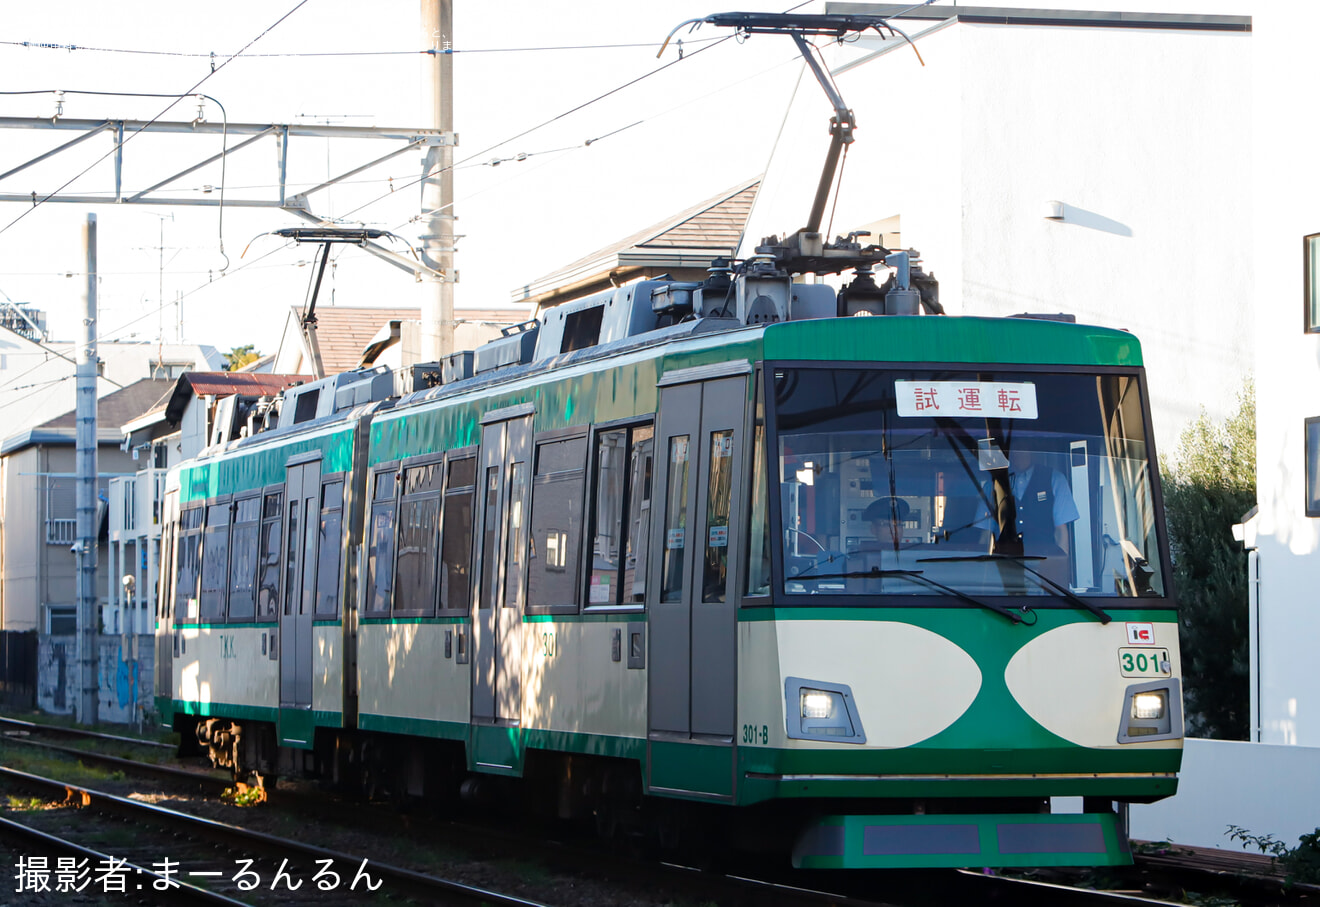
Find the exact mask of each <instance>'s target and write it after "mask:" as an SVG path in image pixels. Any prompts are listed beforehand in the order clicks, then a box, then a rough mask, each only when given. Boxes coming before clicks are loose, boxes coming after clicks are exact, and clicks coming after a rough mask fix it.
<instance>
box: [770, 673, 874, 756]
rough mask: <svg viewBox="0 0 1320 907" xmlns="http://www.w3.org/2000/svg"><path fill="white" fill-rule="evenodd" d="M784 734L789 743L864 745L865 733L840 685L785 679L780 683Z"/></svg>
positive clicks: (848, 690) (846, 690) (849, 692)
mask: <svg viewBox="0 0 1320 907" xmlns="http://www.w3.org/2000/svg"><path fill="white" fill-rule="evenodd" d="M784 718H785V724H786V725H787V727H785V731H786V733H787V735H788V737H789V739H790V740H830V741H833V742H836V743H865V742H866V732H865V731H863V730H862V720H861V717H860V716H859V715H858V714H857V704H856V703H855V702H853V696H852V689H851V688H849V686H848V685H847V684H843V683H828V682H826V681H823V680H807V679H805V678H802V677H788V678H786V679H785V681H784Z"/></svg>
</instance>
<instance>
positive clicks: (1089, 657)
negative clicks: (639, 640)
mask: <svg viewBox="0 0 1320 907" xmlns="http://www.w3.org/2000/svg"><path fill="white" fill-rule="evenodd" d="M859 322H860V323H859ZM882 324H883V326H882ZM813 350H818V351H820V358H817V359H813V358H810V357H811V356H812V355H813V354H812V351H813ZM826 351H828V353H827V352H826ZM841 351H842V352H841ZM877 353H879V355H877ZM827 355H828V356H829V357H832V358H829V359H827V358H826V356H827ZM932 362H938V363H940V364H934V365H933V364H931V363H932ZM959 362H962V363H966V364H958V363H959ZM909 363H919V364H909ZM1143 379H1144V372H1143V370H1142V368H1141V352H1140V345H1139V344H1138V342H1137V340H1136V339H1135V338H1134V337H1132V336H1131V335H1129V334H1126V333H1124V332H1120V331H1111V330H1106V329H1103V328H1095V327H1086V326H1081V325H1074V324H1066V323H1056V322H1049V321H1040V320H1028V319H1016V318H1008V319H981V318H911V319H904V318H900V319H894V318H875V319H851V318H849V319H835V320H826V321H821V322H803V323H798V324H792V323H790V324H783V325H774V326H771V327H769V328H767V330H766V334H765V365H764V368H763V374H762V376H761V386H760V389H759V391H758V403H757V417H756V432H755V439H756V444H757V451H756V453H755V457H756V466H755V468H754V470H753V483H752V484H753V488H752V501H753V504H752V513H751V522H750V526H749V529H750V534H749V538H750V545H749V552H748V554H749V557H748V563H747V572H746V587H745V597H744V599H743V604H744V613H743V616H742V618H741V620H740V631H741V635H740V647H741V650H742V656H743V657H741V658H740V678H739V691H740V693H739V700H740V701H739V713H740V722H741V736H740V739H739V743H740V746H739V750H740V757H739V759H740V763H741V766H740V767H741V770H742V771H741V772H740V775H741V778H742V779H743V782H742V784H743V789H742V795H743V798H744V802H754V801H757V800H760V801H776V802H777V803H778V805H779V806H780V807H784V806H786V805H788V804H787V803H785V801H790V802H791V801H796V802H797V805H798V807H799V808H800V809H801V811H802V818H804V820H805V821H806V829H807V830H806V831H805V833H803V834H802V835H801V836H800V837H799V838H798V840H797V844H796V847H795V851H794V862H795V865H798V866H801V867H815V868H841V867H889V866H969V865H970V866H1043V865H1077V864H1089V865H1096V864H1117V863H1126V862H1130V855H1129V853H1128V850H1127V842H1126V838H1127V836H1126V829H1125V819H1126V804H1128V803H1132V802H1150V801H1153V800H1158V799H1160V798H1163V797H1166V796H1169V795H1171V794H1173V793H1174V791H1175V790H1176V787H1177V775H1176V773H1177V770H1178V767H1179V763H1180V759H1181V754H1182V716H1181V704H1182V694H1181V687H1180V682H1179V675H1180V670H1179V650H1178V625H1177V619H1176V612H1175V609H1174V598H1173V595H1172V590H1171V589H1170V583H1169V573H1170V571H1169V568H1168V556H1167V545H1166V543H1165V540H1164V539H1163V532H1164V529H1163V527H1164V520H1163V518H1162V502H1161V494H1160V488H1159V481H1158V476H1157V473H1156V461H1155V454H1154V451H1153V445H1152V443H1151V433H1150V427H1149V426H1150V422H1149V408H1148V405H1147V402H1146V396H1145V390H1144V386H1143ZM758 605H759V606H760V607H759V608H758V607H757V606H758ZM781 715H782V716H783V718H784V720H783V721H782V722H781V721H780V720H778V719H779V718H780V716H781ZM761 716H764V718H762V719H761V720H758V718H760V717H761ZM772 716H773V717H772ZM781 729H782V730H781ZM781 733H782V735H783V736H782V738H781V737H780V734H781Z"/></svg>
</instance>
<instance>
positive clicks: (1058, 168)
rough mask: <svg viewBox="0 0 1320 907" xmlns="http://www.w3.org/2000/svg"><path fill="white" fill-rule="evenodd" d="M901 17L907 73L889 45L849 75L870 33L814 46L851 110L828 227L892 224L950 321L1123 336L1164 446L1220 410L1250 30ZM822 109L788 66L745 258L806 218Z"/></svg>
mask: <svg viewBox="0 0 1320 907" xmlns="http://www.w3.org/2000/svg"><path fill="white" fill-rule="evenodd" d="M843 8H844V5H842V4H832V5H831V10H832V11H843ZM905 25H906V28H905V30H907V31H908V32H909V34H912V35H913V37H914V38H915V39H916V44H917V47H918V48H919V50H920V52H921V55H922V57H923V59H924V61H925V65H924V66H922V65H921V63H919V62H918V60H917V58H916V55H915V54H914V53H913V52H912V50H911V48H909V47H906V46H904V45H896V46H895V47H894V49H893V50H891V51H890V52H888V53H886V54H884V55H883V56H877V57H874V58H873V59H871V60H869V61H868V62H863V63H860V65H858V61H860V60H863V59H865V58H866V57H867V56H868V55H874V54H875V53H876V51H877V50H878V49H879V48H880V47H881V46H882V45H881V42H880V39H878V38H866V39H863V40H861V41H858V42H857V43H856V44H851V45H847V46H846V47H843V48H835V49H834V50H833V51H831V55H830V59H831V63H832V66H833V67H834V68H835V70H836V72H837V71H838V69H839V67H840V66H841V65H844V64H852V65H853V68H851V69H848V70H847V71H845V72H842V73H840V74H839V75H838V76H837V82H838V84H839V87H840V90H841V92H842V95H843V98H844V101H845V102H846V103H847V104H848V105H849V106H850V107H852V109H853V110H854V112H855V113H856V118H857V131H856V136H857V141H856V142H855V143H854V145H853V146H852V147H851V149H850V150H849V153H848V159H847V164H846V166H845V169H844V174H843V189H842V192H841V193H840V198H839V200H838V204H837V210H836V211H835V213H834V218H833V230H832V231H830V233H831V237H832V236H833V235H835V234H842V233H847V232H848V231H850V230H854V229H858V228H859V227H861V226H863V225H867V224H872V223H874V222H876V221H878V220H881V219H883V218H886V217H890V216H893V215H899V216H901V224H902V240H901V241H902V245H903V246H905V247H909V246H910V247H915V248H917V249H919V250H920V251H921V253H922V256H923V258H924V260H925V263H926V267H927V269H928V270H932V271H933V272H934V273H935V274H936V276H937V277H938V278H939V281H940V296H941V300H942V301H943V302H944V304H945V307H946V309H947V310H948V311H949V312H950V313H951V314H969V315H1007V314H1014V313H1018V312H1024V311H1030V312H1060V311H1063V312H1070V313H1072V314H1075V315H1076V316H1077V318H1078V320H1079V321H1083V322H1091V323H1096V324H1102V325H1106V326H1109V327H1120V328H1127V329H1130V330H1132V331H1133V332H1134V333H1136V334H1137V335H1138V337H1140V339H1141V341H1142V347H1143V350H1144V352H1145V357H1146V364H1147V368H1148V370H1149V376H1150V385H1151V394H1152V401H1153V407H1154V410H1155V412H1154V416H1155V423H1156V434H1157V439H1158V448H1159V449H1160V450H1162V451H1165V452H1168V453H1171V452H1172V450H1173V448H1174V446H1175V444H1176V441H1177V438H1178V436H1179V435H1180V434H1181V431H1182V428H1183V427H1184V425H1185V423H1186V422H1187V421H1188V420H1189V419H1192V418H1194V417H1195V416H1196V415H1197V414H1198V413H1199V411H1200V409H1201V407H1202V406H1204V407H1205V408H1206V411H1207V412H1208V413H1209V414H1210V415H1211V417H1213V418H1223V417H1225V416H1227V415H1228V414H1230V413H1231V412H1233V411H1234V410H1235V408H1236V394H1237V391H1238V390H1239V389H1240V388H1241V386H1242V384H1243V381H1244V380H1245V377H1246V376H1247V375H1248V374H1249V373H1250V371H1251V357H1252V345H1251V334H1252V327H1253V325H1252V319H1251V317H1250V314H1249V311H1250V309H1249V300H1250V292H1251V287H1252V283H1251V256H1250V253H1249V251H1248V250H1249V248H1250V245H1249V240H1250V232H1251V216H1250V215H1251V196H1250V181H1249V179H1248V178H1247V177H1248V159H1249V153H1250V138H1249V136H1248V135H1247V132H1246V130H1245V129H1244V125H1243V122H1242V118H1241V116H1240V112H1241V111H1244V110H1246V109H1247V107H1248V105H1249V102H1250V94H1249V88H1250V78H1249V70H1250V44H1249V42H1250V40H1251V36H1250V34H1244V33H1240V32H1214V31H1175V30H1142V29H1132V28H1103V27H1095V28H1073V27H1052V26H1037V25H1032V26H1017V25H977V24H952V25H947V26H943V27H939V26H933V25H931V24H929V23H925V24H922V23H913V22H909V23H906V24H905ZM923 32H924V35H925V36H924V37H918V36H919V35H920V34H922V33H923ZM1235 112H1236V113H1237V114H1238V115H1235ZM829 115H830V109H829V105H828V103H827V102H826V100H825V96H824V93H823V92H822V91H821V89H820V87H819V86H818V85H817V84H816V83H815V80H814V79H812V78H811V77H810V75H809V74H808V75H804V77H803V79H802V81H801V83H800V84H799V86H798V90H797V94H796V97H795V98H794V101H793V103H792V105H791V108H790V110H789V113H788V115H787V119H786V122H785V128H784V133H783V136H782V137H781V139H780V144H779V146H778V148H777V149H776V153H775V156H774V158H772V161H771V165H770V167H769V170H768V172H767V175H766V179H765V182H764V186H763V189H762V195H763V198H760V199H758V201H757V205H756V210H755V211H754V212H753V216H752V222H751V224H750V226H749V229H748V231H747V237H748V240H749V241H750V242H748V243H747V244H745V246H744V249H743V252H744V254H746V253H748V252H749V251H750V248H749V247H750V245H752V244H754V243H755V241H757V240H759V238H760V237H762V236H764V235H767V234H770V233H778V234H779V235H781V236H782V235H783V234H784V233H785V232H792V231H793V230H796V229H797V228H799V227H801V226H802V225H803V223H804V222H805V219H806V215H807V212H808V210H809V208H810V199H811V195H812V193H813V192H814V190H815V186H816V178H817V176H818V174H819V173H820V170H821V166H822V164H823V162H824V157H825V151H826V148H827V145H828V136H827V132H826V125H827V123H828V119H829ZM1051 200H1057V201H1060V202H1062V203H1063V204H1064V213H1065V216H1064V219H1063V220H1062V221H1054V220H1048V219H1046V217H1045V216H1044V215H1045V213H1046V211H1045V204H1046V202H1048V201H1051ZM826 218H827V220H828V218H829V209H828V208H827V212H826Z"/></svg>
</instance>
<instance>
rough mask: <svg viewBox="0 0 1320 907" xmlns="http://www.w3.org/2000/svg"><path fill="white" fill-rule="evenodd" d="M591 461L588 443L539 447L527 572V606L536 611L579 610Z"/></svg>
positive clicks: (575, 440) (574, 441)
mask: <svg viewBox="0 0 1320 907" xmlns="http://www.w3.org/2000/svg"><path fill="white" fill-rule="evenodd" d="M586 461H587V439H586V438H569V439H567V440H563V441H545V442H542V443H541V444H539V445H537V448H536V469H535V472H534V477H533V479H532V522H531V527H532V544H531V552H530V554H529V557H528V570H527V573H528V581H527V606H528V608H529V609H531V610H536V609H541V610H550V609H554V610H558V611H562V610H577V600H578V597H577V572H578V554H579V552H580V550H581V546H582V533H583V525H582V492H583V486H584V485H585V482H586V469H585V465H586Z"/></svg>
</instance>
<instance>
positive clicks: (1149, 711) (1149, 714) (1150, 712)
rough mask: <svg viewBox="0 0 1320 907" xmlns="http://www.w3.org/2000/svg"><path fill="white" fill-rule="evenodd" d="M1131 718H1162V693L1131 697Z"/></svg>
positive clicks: (1138, 694) (1161, 691)
mask: <svg viewBox="0 0 1320 907" xmlns="http://www.w3.org/2000/svg"><path fill="white" fill-rule="evenodd" d="M1132 717H1133V718H1163V717H1164V691H1163V690H1160V691H1159V692H1152V693H1137V694H1136V695H1135V696H1133V697H1132Z"/></svg>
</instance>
